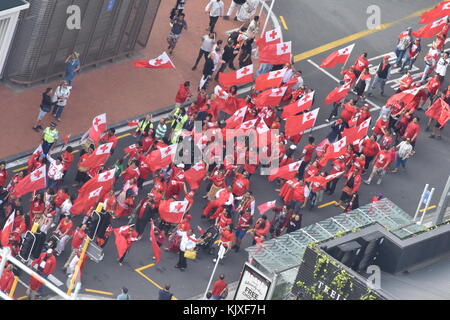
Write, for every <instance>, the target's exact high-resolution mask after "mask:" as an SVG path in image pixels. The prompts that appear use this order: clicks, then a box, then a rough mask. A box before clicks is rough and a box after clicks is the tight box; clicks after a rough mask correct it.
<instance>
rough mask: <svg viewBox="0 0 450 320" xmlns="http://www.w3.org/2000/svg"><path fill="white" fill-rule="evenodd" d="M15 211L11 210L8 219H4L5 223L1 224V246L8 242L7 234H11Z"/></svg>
mask: <svg viewBox="0 0 450 320" xmlns="http://www.w3.org/2000/svg"><path fill="white" fill-rule="evenodd" d="M15 213H16V212H15V211H13V212H12V213H11V214H10V215H9V217H8V220H6V223H5V225H4V226H3V230H2V233H1V244H2V247H6V246H7V245H8V243H9V236H10V235H11V232H12V229H13V226H14V217H15Z"/></svg>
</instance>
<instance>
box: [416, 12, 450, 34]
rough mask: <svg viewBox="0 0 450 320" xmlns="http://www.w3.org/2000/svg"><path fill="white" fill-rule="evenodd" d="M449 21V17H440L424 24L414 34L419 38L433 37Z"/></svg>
mask: <svg viewBox="0 0 450 320" xmlns="http://www.w3.org/2000/svg"><path fill="white" fill-rule="evenodd" d="M446 23H447V17H443V18H440V19H439V20H436V21H434V22H433V23H429V24H427V25H426V26H423V27H422V28H420V29H419V30H417V31H413V32H412V35H413V36H414V37H417V38H432V37H434V36H435V35H437V34H438V33H439V32H441V31H442V29H443V28H444V26H445V24H446Z"/></svg>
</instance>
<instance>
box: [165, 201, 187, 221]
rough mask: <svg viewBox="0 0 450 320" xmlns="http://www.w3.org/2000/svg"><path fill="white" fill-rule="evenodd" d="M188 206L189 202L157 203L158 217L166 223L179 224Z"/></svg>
mask: <svg viewBox="0 0 450 320" xmlns="http://www.w3.org/2000/svg"><path fill="white" fill-rule="evenodd" d="M188 205H189V201H174V200H172V199H169V200H161V202H160V203H159V208H158V211H159V216H160V218H161V220H164V221H165V222H168V223H180V222H181V219H182V218H183V215H184V213H185V212H186V209H187V207H188Z"/></svg>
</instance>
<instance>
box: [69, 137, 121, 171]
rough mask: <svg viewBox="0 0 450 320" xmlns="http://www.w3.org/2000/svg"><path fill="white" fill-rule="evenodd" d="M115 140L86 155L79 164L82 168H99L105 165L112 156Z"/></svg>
mask: <svg viewBox="0 0 450 320" xmlns="http://www.w3.org/2000/svg"><path fill="white" fill-rule="evenodd" d="M113 144H114V143H113V142H109V143H105V144H102V145H100V146H98V147H97V148H96V149H95V150H94V152H92V153H91V154H90V155H89V156H87V157H86V159H84V160H83V161H81V162H80V163H79V164H78V167H80V168H98V167H101V166H103V165H104V164H105V163H106V161H108V159H109V157H110V156H111V149H112V146H113Z"/></svg>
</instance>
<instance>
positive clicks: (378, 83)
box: [369, 75, 386, 94]
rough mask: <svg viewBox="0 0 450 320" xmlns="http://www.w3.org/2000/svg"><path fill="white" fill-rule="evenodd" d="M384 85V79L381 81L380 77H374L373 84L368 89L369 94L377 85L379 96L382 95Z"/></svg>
mask: <svg viewBox="0 0 450 320" xmlns="http://www.w3.org/2000/svg"><path fill="white" fill-rule="evenodd" d="M385 84H386V79H382V78H380V77H378V76H377V75H376V76H375V79H373V84H372V87H371V88H370V89H369V92H371V91H372V90H373V89H375V87H376V86H377V85H379V86H380V89H381V94H384V86H385Z"/></svg>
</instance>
